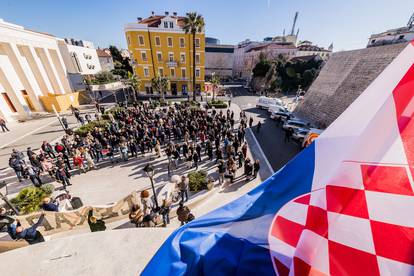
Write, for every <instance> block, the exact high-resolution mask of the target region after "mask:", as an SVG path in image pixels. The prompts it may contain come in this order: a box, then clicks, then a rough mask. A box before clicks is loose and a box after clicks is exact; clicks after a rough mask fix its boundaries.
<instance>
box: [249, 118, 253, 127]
mask: <svg viewBox="0 0 414 276" xmlns="http://www.w3.org/2000/svg"><path fill="white" fill-rule="evenodd" d="M252 126H253V117H250V119H249V128H252Z"/></svg>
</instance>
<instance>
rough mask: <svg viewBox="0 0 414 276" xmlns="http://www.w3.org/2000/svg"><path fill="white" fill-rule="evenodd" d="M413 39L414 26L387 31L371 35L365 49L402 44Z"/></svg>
mask: <svg viewBox="0 0 414 276" xmlns="http://www.w3.org/2000/svg"><path fill="white" fill-rule="evenodd" d="M413 39H414V25H411V26H407V27H402V28H398V29H392V30H388V31H385V32H382V33H379V34H373V35H371V37H370V38H369V41H368V45H367V47H374V46H381V45H387V44H395V43H404V42H408V41H412V40H413Z"/></svg>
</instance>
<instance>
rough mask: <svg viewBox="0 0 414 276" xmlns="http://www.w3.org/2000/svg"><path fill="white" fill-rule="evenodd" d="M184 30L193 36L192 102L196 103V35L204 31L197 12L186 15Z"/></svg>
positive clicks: (201, 19)
mask: <svg viewBox="0 0 414 276" xmlns="http://www.w3.org/2000/svg"><path fill="white" fill-rule="evenodd" d="M184 24H185V25H184V30H185V33H187V34H192V36H193V100H194V101H196V93H195V86H196V77H195V72H196V67H195V66H196V62H195V57H196V45H195V42H196V34H197V33H201V32H202V31H203V30H204V18H203V16H201V15H200V14H197V12H189V13H187V17H186V18H185V19H184Z"/></svg>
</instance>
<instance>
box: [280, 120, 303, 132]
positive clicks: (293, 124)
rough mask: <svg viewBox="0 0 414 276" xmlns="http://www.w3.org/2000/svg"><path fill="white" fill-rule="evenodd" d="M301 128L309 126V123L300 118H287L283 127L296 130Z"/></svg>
mask: <svg viewBox="0 0 414 276" xmlns="http://www.w3.org/2000/svg"><path fill="white" fill-rule="evenodd" d="M299 128H309V124H308V123H305V122H304V121H302V120H299V119H293V120H287V121H286V122H285V123H284V124H283V129H291V130H295V129H299Z"/></svg>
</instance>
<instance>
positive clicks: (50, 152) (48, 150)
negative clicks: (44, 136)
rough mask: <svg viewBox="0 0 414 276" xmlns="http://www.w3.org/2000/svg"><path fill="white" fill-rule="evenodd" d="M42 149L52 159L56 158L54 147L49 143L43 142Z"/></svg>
mask: <svg viewBox="0 0 414 276" xmlns="http://www.w3.org/2000/svg"><path fill="white" fill-rule="evenodd" d="M41 149H42V151H43V152H44V153H46V154H47V155H49V157H51V158H55V157H56V155H55V153H54V152H53V148H52V146H51V145H50V144H49V143H48V142H47V141H43V143H42V146H41Z"/></svg>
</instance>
